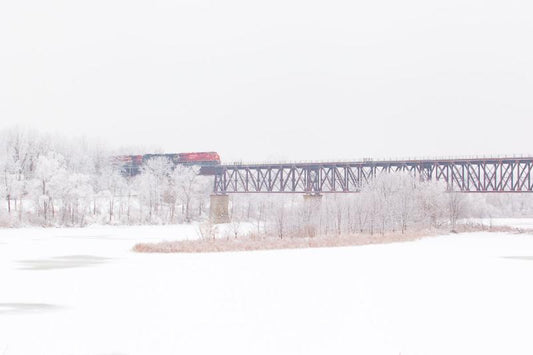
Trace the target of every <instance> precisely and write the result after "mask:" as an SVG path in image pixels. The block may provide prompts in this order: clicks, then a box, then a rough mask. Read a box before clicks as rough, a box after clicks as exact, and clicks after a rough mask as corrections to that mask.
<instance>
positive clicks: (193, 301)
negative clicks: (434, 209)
mask: <svg viewBox="0 0 533 355" xmlns="http://www.w3.org/2000/svg"><path fill="white" fill-rule="evenodd" d="M195 237H197V233H196V227H195V226H168V227H92V228H86V229H37V228H30V229H19V230H16V229H9V230H0V354H2V355H4V354H5V355H20V354H24V355H27V354H50V355H62V354H87V355H89V354H91V355H95V354H102V355H103V354H173V355H174V354H226V353H227V354H233V355H237V354H246V355H248V354H306V355H307V354H321V355H322V354H391V355H398V354H400V353H401V354H402V355H408V354H446V355H449V354H469V355H470V354H484V355H486V354H531V353H532V352H533V343H532V342H531V334H530V333H531V322H532V320H533V306H532V300H533V285H532V283H531V280H532V279H533V262H532V260H531V258H533V236H532V235H526V234H523V235H516V234H505V233H471V234H460V235H451V236H442V237H435V238H427V239H422V240H419V241H416V242H406V243H397V244H387V245H369V246H358V247H344V248H329V249H305V250H276V251H256V252H239V253H209V254H187V255H182V254H137V253H133V252H131V251H130V250H131V247H132V246H133V245H134V244H135V243H136V242H140V241H160V240H173V239H181V238H195ZM28 261H32V262H30V263H28ZM39 265H45V266H50V267H44V268H40V267H34V266H39ZM65 265H67V267H62V266H65Z"/></svg>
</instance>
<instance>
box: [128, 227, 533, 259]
mask: <svg viewBox="0 0 533 355" xmlns="http://www.w3.org/2000/svg"><path fill="white" fill-rule="evenodd" d="M480 231H486V232H505V233H533V231H532V230H524V229H519V228H514V227H509V226H493V227H489V226H484V225H481V224H462V225H458V226H457V228H456V230H454V231H453V233H471V232H480ZM447 233H448V231H446V230H442V229H435V230H421V231H412V232H409V233H403V234H402V233H399V232H398V233H392V232H390V233H385V234H374V235H370V234H356V235H340V236H329V237H314V238H296V237H293V238H285V239H279V238H276V237H269V236H261V237H258V236H247V237H244V238H238V239H210V240H205V239H204V240H185V241H173V242H161V243H139V244H136V245H135V246H134V247H133V250H134V251H136V252H140V253H210V252H229V251H250V250H273V249H297V248H329V247H343V246H356V245H368V244H386V243H396V242H406V241H413V240H417V239H420V238H424V237H430V236H436V235H443V234H447Z"/></svg>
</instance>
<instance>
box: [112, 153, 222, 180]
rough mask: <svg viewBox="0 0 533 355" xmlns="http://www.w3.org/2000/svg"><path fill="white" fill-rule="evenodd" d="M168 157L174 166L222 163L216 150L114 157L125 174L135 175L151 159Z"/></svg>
mask: <svg viewBox="0 0 533 355" xmlns="http://www.w3.org/2000/svg"><path fill="white" fill-rule="evenodd" d="M155 158H166V159H168V160H169V161H170V162H171V163H172V165H173V166H177V165H185V166H200V167H209V166H215V165H220V156H219V155H218V153H216V152H195V153H172V154H144V155H119V156H115V157H113V163H114V164H115V165H116V166H119V167H120V169H121V171H122V174H123V175H125V176H135V175H137V174H139V173H140V172H141V167H142V165H143V164H145V163H146V162H147V161H149V160H150V159H155Z"/></svg>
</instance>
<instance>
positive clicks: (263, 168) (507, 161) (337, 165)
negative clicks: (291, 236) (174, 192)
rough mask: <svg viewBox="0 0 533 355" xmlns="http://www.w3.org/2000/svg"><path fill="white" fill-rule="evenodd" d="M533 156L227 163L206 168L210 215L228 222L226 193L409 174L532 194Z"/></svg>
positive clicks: (353, 184) (350, 184)
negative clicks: (210, 177) (211, 182)
mask: <svg viewBox="0 0 533 355" xmlns="http://www.w3.org/2000/svg"><path fill="white" fill-rule="evenodd" d="M532 170H533V157H503V158H460V159H427V160H423V159H416V160H390V161H388V160H379V161H378V160H377V161H374V160H369V159H368V160H363V161H354V162H315V163H279V164H228V165H219V166H216V167H210V168H209V171H205V172H203V174H205V175H214V192H213V195H212V197H211V206H212V207H211V215H212V216H213V220H215V221H224V220H227V219H228V217H227V210H228V207H227V205H228V201H229V200H228V194H238V193H300V194H305V195H307V196H308V197H310V196H311V197H312V196H321V195H322V194H326V193H356V192H359V191H361V188H362V187H363V186H365V185H366V184H367V183H368V182H369V181H371V180H372V179H373V178H375V177H376V176H379V175H380V174H384V173H394V172H408V173H410V174H412V175H413V176H415V177H419V178H420V179H421V180H423V181H442V182H443V183H445V184H446V186H447V188H448V190H449V191H457V192H465V193H525V192H533V176H532Z"/></svg>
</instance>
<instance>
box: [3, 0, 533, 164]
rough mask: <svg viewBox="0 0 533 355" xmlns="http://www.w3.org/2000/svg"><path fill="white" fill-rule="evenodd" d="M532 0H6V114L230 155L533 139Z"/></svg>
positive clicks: (522, 144) (418, 149)
mask: <svg viewBox="0 0 533 355" xmlns="http://www.w3.org/2000/svg"><path fill="white" fill-rule="evenodd" d="M532 34H533V5H531V3H530V2H529V1H476V0H464V1H447V2H437V1H431V2H428V1H416V0H408V1H404V2H398V1H391V0H381V1H372V2H363V1H327V2H325V1H323V2H316V1H296V0H284V1H269V2H250V1H238V0H228V1H205V0H199V1H192V0H191V1H170V0H160V1H144V2H143V1H118V0H115V1H92V2H73V1H60V0H51V1H47V2H42V1H27V2H19V1H17V2H15V1H11V2H4V3H2V4H1V5H0V128H4V127H9V126H12V125H21V126H24V127H32V128H38V129H41V130H45V131H50V132H59V133H61V134H65V135H74V136H80V135H84V136H87V137H95V138H99V139H101V140H103V141H106V142H107V143H108V144H109V145H110V146H112V147H120V146H131V145H142V146H158V147H161V149H162V150H164V151H167V152H184V151H199V150H200V151H204V150H206V151H207V150H209V151H210V150H213V151H217V152H219V153H220V155H221V157H222V159H223V160H225V161H234V160H246V161H262V160H277V159H283V160H304V159H305V160H312V159H350V158H360V157H403V156H446V155H473V154H482V155H489V154H513V153H516V154H530V153H533V149H532V144H531V130H532V128H533V123H532V116H533V115H532V114H533V101H532V99H531V98H532V97H533V66H532V63H533V49H532V46H531V44H530V42H531V37H532Z"/></svg>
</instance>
